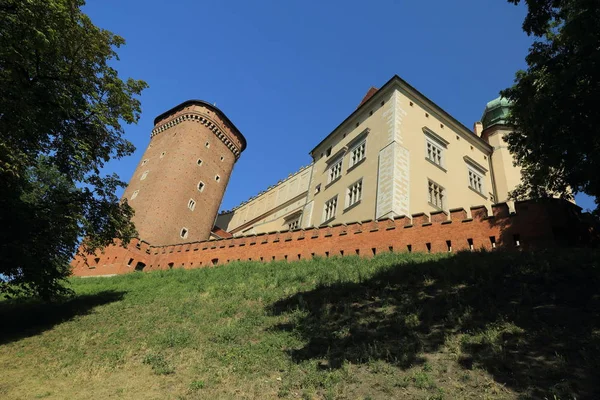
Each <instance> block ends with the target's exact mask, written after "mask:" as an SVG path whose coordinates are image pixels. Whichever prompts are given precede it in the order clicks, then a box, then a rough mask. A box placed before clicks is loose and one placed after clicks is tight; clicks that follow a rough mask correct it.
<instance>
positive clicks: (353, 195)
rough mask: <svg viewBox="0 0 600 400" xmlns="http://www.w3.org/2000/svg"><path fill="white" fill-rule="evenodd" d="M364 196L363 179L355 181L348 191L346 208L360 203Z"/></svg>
mask: <svg viewBox="0 0 600 400" xmlns="http://www.w3.org/2000/svg"><path fill="white" fill-rule="evenodd" d="M361 198H362V179H361V180H360V181H358V182H355V183H353V184H352V185H351V186H349V187H348V189H347V191H346V208H348V207H350V206H353V205H354V204H356V203H358V202H359V201H360V199H361Z"/></svg>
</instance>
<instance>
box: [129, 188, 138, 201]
mask: <svg viewBox="0 0 600 400" xmlns="http://www.w3.org/2000/svg"><path fill="white" fill-rule="evenodd" d="M139 192H140V191H139V190H136V191H135V192H133V194H132V195H131V200H133V199H135V198H136V197H137V195H138V193H139Z"/></svg>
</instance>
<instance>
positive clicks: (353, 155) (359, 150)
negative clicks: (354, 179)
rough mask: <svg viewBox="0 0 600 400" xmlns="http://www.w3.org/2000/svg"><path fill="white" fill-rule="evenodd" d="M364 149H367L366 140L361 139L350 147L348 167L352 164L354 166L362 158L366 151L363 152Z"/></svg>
mask: <svg viewBox="0 0 600 400" xmlns="http://www.w3.org/2000/svg"><path fill="white" fill-rule="evenodd" d="M366 149H367V141H366V140H363V141H361V142H360V143H358V144H357V145H356V146H354V147H353V148H352V150H350V165H349V168H352V167H353V166H355V165H356V164H358V163H359V162H361V161H362V160H364V158H365V155H366V152H365V150H366Z"/></svg>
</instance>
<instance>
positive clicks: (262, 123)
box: [84, 0, 594, 210]
mask: <svg viewBox="0 0 600 400" xmlns="http://www.w3.org/2000/svg"><path fill="white" fill-rule="evenodd" d="M84 11H85V12H86V13H87V14H88V15H89V16H90V17H91V18H92V20H93V21H94V23H95V24H96V25H97V26H100V27H102V28H105V29H108V30H110V31H112V32H114V33H116V34H119V35H121V36H123V37H124V38H125V40H126V42H127V43H126V45H125V46H124V47H122V48H121V49H120V50H119V56H120V61H119V62H118V63H116V64H115V66H116V67H117V69H118V70H119V72H120V74H121V76H122V77H123V78H127V77H133V78H136V79H143V80H145V81H146V82H148V84H149V85H150V88H149V89H147V90H146V91H144V93H143V95H142V98H141V100H142V108H143V113H142V117H141V119H140V121H139V123H138V125H133V126H127V127H126V136H127V138H128V139H129V140H130V141H132V142H133V143H134V144H135V146H136V147H137V151H136V152H135V154H133V155H132V156H130V157H127V158H125V159H122V160H118V161H113V162H111V163H110V164H109V165H108V166H107V168H106V171H107V172H112V171H115V172H117V173H118V174H119V175H120V176H121V178H122V179H123V180H124V181H129V179H130V177H131V175H132V174H133V171H134V169H135V167H136V165H137V163H138V161H139V160H140V158H141V155H142V154H143V152H144V150H145V148H146V146H147V145H148V143H149V140H150V131H151V129H152V126H153V125H152V121H153V119H154V118H155V117H156V116H157V115H159V114H161V113H162V112H164V111H166V110H168V109H170V108H171V107H173V106H175V105H177V104H179V103H181V102H183V101H185V100H188V99H201V100H206V101H208V102H211V103H216V105H217V107H219V108H220V109H221V110H222V111H223V112H224V113H225V114H226V115H227V116H228V117H229V118H230V119H231V121H232V122H233V123H234V124H235V125H236V126H237V127H238V128H239V129H240V131H241V132H242V133H243V134H244V136H245V137H246V139H247V141H248V148H247V149H246V151H245V152H244V153H243V154H242V156H241V158H240V160H239V161H238V162H237V164H236V166H235V168H234V170H233V175H232V178H231V180H230V182H229V185H228V188H227V192H226V194H225V198H224V200H223V203H222V205H221V209H222V210H224V209H230V208H233V207H234V206H236V205H237V204H239V203H241V202H242V201H244V200H246V199H248V198H249V197H251V196H253V195H255V194H257V193H258V192H260V191H262V190H264V189H266V188H267V187H268V186H270V185H272V184H274V183H276V182H277V181H279V180H280V179H283V178H285V177H287V176H288V175H289V174H290V173H293V172H295V171H296V170H298V169H299V168H300V167H301V166H303V165H307V164H309V163H310V156H309V155H308V152H309V151H310V150H311V149H312V148H313V147H314V146H315V145H316V144H317V143H319V142H320V141H321V139H323V138H324V137H325V136H327V135H328V134H329V133H330V132H331V131H332V130H333V129H334V128H335V127H336V126H337V125H338V124H339V123H340V122H342V121H343V120H344V119H345V118H346V117H347V116H348V115H349V114H350V113H351V112H352V111H353V110H355V109H356V106H357V105H358V103H359V102H360V100H361V99H362V97H363V96H364V94H365V93H366V92H367V90H368V89H369V87H370V86H375V87H381V86H382V85H383V84H384V83H385V82H387V81H388V80H389V79H390V78H391V77H392V76H393V75H394V74H397V75H399V76H400V77H401V78H403V79H404V80H406V81H407V82H409V83H410V84H411V85H412V86H414V87H415V88H417V89H418V90H419V91H421V92H422V93H423V94H424V95H426V96H427V97H429V98H430V99H431V100H433V101H434V102H436V103H437V104H438V105H439V106H441V107H442V108H443V109H445V110H446V111H447V112H449V113H450V114H452V115H453V116H454V117H455V118H457V119H458V120H459V121H461V122H462V123H463V124H464V125H466V126H467V127H472V126H473V123H474V122H475V121H477V120H479V119H480V117H481V114H482V112H483V109H484V107H485V104H486V103H487V102H488V101H490V100H492V99H494V98H495V97H497V96H498V92H499V91H500V90H502V89H504V88H506V87H508V86H510V85H511V84H512V82H513V79H514V75H515V72H516V71H517V70H518V69H522V68H525V61H524V60H525V56H526V54H527V49H528V47H529V45H530V43H531V39H530V38H529V37H527V36H526V35H525V33H523V31H522V30H521V24H522V21H523V18H524V16H525V13H526V9H525V7H523V6H519V7H516V6H514V5H512V4H509V3H508V2H507V1H505V0H453V1H447V0H432V1H409V0H371V1H355V0H345V1H341V0H340V1H324V0H322V1H319V2H317V1H294V0H270V1H263V0H253V1H248V0H243V1H242V0H240V1H234V0H229V1H223V0H215V1H198V0H173V1H170V2H165V1H158V0H88V4H87V5H86V6H85V8H84ZM120 194H121V193H119V196H120ZM577 200H578V204H579V205H580V206H582V207H583V208H584V209H585V208H592V209H593V208H594V205H593V201H592V200H591V199H590V198H587V197H585V196H578V198H577Z"/></svg>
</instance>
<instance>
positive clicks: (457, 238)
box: [72, 200, 580, 276]
mask: <svg viewBox="0 0 600 400" xmlns="http://www.w3.org/2000/svg"><path fill="white" fill-rule="evenodd" d="M515 206H516V213H515V214H510V213H509V209H508V206H507V205H506V204H505V203H501V204H497V205H494V206H492V207H491V212H490V213H489V214H488V209H487V208H486V207H472V208H471V209H470V210H468V211H469V212H470V214H471V215H472V218H468V212H467V210H464V209H454V210H451V211H450V213H449V214H446V213H444V212H434V213H431V214H425V213H421V214H414V215H413V216H411V217H408V216H401V217H397V218H394V219H382V220H379V221H377V220H376V221H363V222H356V223H350V224H347V225H346V224H338V225H332V226H326V227H322V228H311V229H306V230H304V229H299V230H295V231H282V232H271V233H266V234H258V235H250V236H243V237H238V238H230V239H222V240H211V241H201V242H193V243H184V244H177V245H171V246H151V245H150V244H148V243H146V242H142V241H139V240H134V241H132V242H131V244H130V245H129V246H128V247H127V248H122V247H118V246H111V247H108V248H106V249H105V250H104V252H98V253H97V254H95V255H90V256H88V257H86V258H83V257H81V256H78V257H76V258H75V259H74V260H73V263H72V266H73V274H74V275H76V276H93V275H110V274H123V273H128V272H132V271H134V270H135V268H136V265H138V267H140V266H139V264H138V263H143V264H144V268H143V270H144V271H152V270H164V269H169V268H186V269H189V268H200V267H206V266H213V265H222V264H227V263H228V262H232V261H236V260H242V261H244V260H252V261H263V262H268V261H273V260H287V261H289V262H291V261H296V260H302V259H310V258H312V257H315V256H321V257H332V256H340V255H344V256H346V255H357V254H358V255H360V256H364V257H371V256H373V255H374V254H379V253H382V252H388V251H395V252H406V251H411V252H431V253H440V252H456V251H459V250H469V249H471V248H472V249H480V248H484V249H488V250H493V249H507V250H510V249H520V248H526V249H527V248H543V247H553V246H557V245H560V244H564V243H565V242H568V241H571V242H573V241H574V240H576V237H577V232H579V225H578V224H579V217H578V216H579V212H580V209H579V207H577V206H574V205H573V204H571V203H569V202H566V201H562V200H547V201H544V202H536V201H524V202H517V203H516V204H515ZM85 260H87V264H86V262H85Z"/></svg>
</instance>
